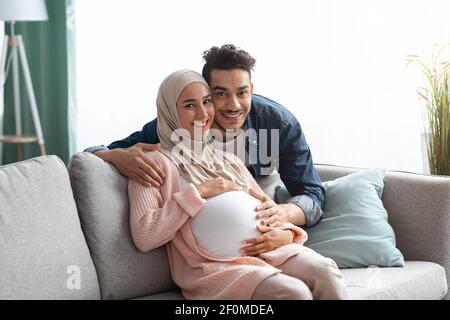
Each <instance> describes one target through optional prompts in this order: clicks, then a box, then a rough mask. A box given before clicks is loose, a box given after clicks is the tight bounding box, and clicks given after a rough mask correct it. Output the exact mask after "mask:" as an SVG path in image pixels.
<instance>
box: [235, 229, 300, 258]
mask: <svg viewBox="0 0 450 320" xmlns="http://www.w3.org/2000/svg"><path fill="white" fill-rule="evenodd" d="M256 230H258V231H259V232H261V233H262V235H261V236H259V237H256V238H252V239H247V240H245V241H244V244H248V245H247V246H245V247H243V248H242V249H241V255H242V256H257V255H260V254H261V253H264V252H268V251H272V250H275V249H277V248H279V247H282V246H284V245H286V244H290V243H292V242H293V241H294V234H293V233H292V231H291V230H281V229H278V228H272V227H265V226H259V225H258V226H257V227H256Z"/></svg>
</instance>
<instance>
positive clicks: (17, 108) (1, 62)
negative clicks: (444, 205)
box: [0, 0, 48, 161]
mask: <svg viewBox="0 0 450 320" xmlns="http://www.w3.org/2000/svg"><path fill="white" fill-rule="evenodd" d="M47 19H48V16H47V7H46V6H45V0H0V21H5V22H7V23H9V24H10V30H11V34H10V36H8V35H5V38H4V41H3V46H2V53H1V59H0V90H2V89H3V88H4V86H5V83H6V80H7V78H8V74H9V72H10V71H11V72H12V81H13V83H12V84H13V96H14V117H15V122H16V134H15V135H8V136H5V135H0V143H1V142H3V143H15V144H17V154H18V160H19V161H20V160H22V158H23V157H22V144H24V143H29V142H36V141H37V142H38V144H39V150H40V153H41V155H45V153H46V152H45V143H44V136H43V134H42V127H41V121H40V119H39V113H38V109H37V104H36V98H35V95H34V90H33V84H32V81H31V75H30V70H29V68H28V60H27V56H26V54H25V47H24V44H23V39H22V36H20V35H16V34H15V32H14V23H15V22H16V21H42V20H47ZM8 49H10V50H8ZM8 51H9V56H8ZM19 64H20V66H21V67H22V71H23V77H24V80H25V89H26V91H27V95H28V99H29V102H30V108H31V113H32V116H33V123H34V129H35V132H36V135H35V136H24V135H22V120H21V104H20V85H19V83H20V82H19ZM11 65H12V70H10V69H11Z"/></svg>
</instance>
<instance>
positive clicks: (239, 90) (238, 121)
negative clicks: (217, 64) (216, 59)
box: [210, 69, 253, 130]
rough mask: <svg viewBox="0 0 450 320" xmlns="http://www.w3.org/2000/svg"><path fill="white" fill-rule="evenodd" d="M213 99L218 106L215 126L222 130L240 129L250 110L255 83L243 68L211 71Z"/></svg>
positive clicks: (216, 106)
mask: <svg viewBox="0 0 450 320" xmlns="http://www.w3.org/2000/svg"><path fill="white" fill-rule="evenodd" d="M210 88H211V93H212V99H213V102H214V105H215V108H216V116H215V119H214V120H215V123H214V126H215V127H219V128H220V129H222V130H226V129H240V128H241V127H242V126H243V125H244V122H245V119H246V118H247V115H248V113H249V112H250V108H251V102H252V93H253V83H251V82H250V75H249V73H248V72H247V71H245V70H241V69H233V70H217V69H214V70H212V72H211V83H210Z"/></svg>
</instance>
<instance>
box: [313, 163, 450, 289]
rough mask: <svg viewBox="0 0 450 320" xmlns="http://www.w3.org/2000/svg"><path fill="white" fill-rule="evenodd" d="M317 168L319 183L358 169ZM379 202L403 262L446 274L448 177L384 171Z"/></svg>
mask: <svg viewBox="0 0 450 320" xmlns="http://www.w3.org/2000/svg"><path fill="white" fill-rule="evenodd" d="M316 169H317V171H318V172H319V175H320V177H321V179H322V181H327V180H334V179H336V178H338V177H342V176H345V175H347V174H350V173H353V172H356V171H358V170H361V169H357V168H348V167H338V166H329V165H316ZM382 201H383V204H384V206H385V208H386V210H387V212H388V214H389V223H390V225H391V226H392V228H393V229H394V232H395V237H396V242H397V248H398V249H399V250H400V251H401V252H402V254H403V256H404V257H405V260H410V261H411V260H419V261H431V262H435V263H438V264H440V265H441V266H443V267H444V268H445V271H446V274H447V275H449V274H450V177H444V176H431V175H422V174H414V173H406V172H398V171H386V177H385V187H384V191H383V196H382ZM447 285H448V286H449V287H450V282H449V277H448V276H447ZM447 298H448V295H447Z"/></svg>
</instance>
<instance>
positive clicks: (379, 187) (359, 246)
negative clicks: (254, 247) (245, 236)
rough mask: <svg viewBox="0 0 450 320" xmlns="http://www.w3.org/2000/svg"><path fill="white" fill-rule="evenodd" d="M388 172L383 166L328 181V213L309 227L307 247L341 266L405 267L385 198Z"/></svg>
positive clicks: (325, 211) (325, 185)
mask: <svg viewBox="0 0 450 320" xmlns="http://www.w3.org/2000/svg"><path fill="white" fill-rule="evenodd" d="M384 175H385V172H384V170H383V169H370V170H364V171H359V172H356V173H353V174H350V175H348V176H345V177H342V178H339V179H336V180H334V181H327V182H324V183H323V186H324V188H325V207H324V215H323V218H322V220H321V221H319V223H318V224H316V225H315V226H313V227H311V228H305V231H306V232H307V233H308V241H307V242H306V243H305V246H306V247H309V248H311V249H313V250H315V251H316V252H318V253H320V254H321V255H323V256H326V257H329V258H332V259H333V260H334V261H335V262H336V263H337V265H338V266H339V267H340V268H360V267H368V266H372V265H376V266H380V267H403V266H404V265H405V261H404V259H403V255H402V254H401V252H400V251H399V250H398V249H397V248H396V247H395V234H394V230H393V229H392V227H391V226H390V225H389V223H388V213H387V211H386V209H385V208H384V206H383V203H382V201H381V195H382V194H383V188H384V182H383V180H384ZM278 191H279V192H283V191H282V188H280V189H279V190H278Z"/></svg>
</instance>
